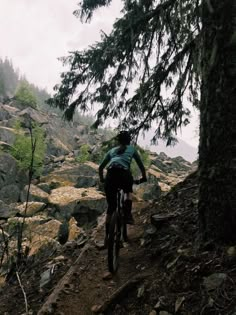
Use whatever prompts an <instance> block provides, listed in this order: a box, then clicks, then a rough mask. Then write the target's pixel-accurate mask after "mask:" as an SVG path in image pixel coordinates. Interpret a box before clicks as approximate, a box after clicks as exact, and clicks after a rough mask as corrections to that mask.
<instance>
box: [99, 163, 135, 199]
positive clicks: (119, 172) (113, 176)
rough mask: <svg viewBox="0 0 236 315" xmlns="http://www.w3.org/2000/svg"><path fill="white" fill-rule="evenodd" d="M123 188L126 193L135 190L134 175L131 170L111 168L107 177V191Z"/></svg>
mask: <svg viewBox="0 0 236 315" xmlns="http://www.w3.org/2000/svg"><path fill="white" fill-rule="evenodd" d="M118 188H121V189H123V191H124V192H125V193H129V192H133V176H132V174H131V172H130V170H126V169H123V168H115V167H114V168H110V169H108V171H107V176H106V178H105V191H109V190H115V191H117V189H118Z"/></svg>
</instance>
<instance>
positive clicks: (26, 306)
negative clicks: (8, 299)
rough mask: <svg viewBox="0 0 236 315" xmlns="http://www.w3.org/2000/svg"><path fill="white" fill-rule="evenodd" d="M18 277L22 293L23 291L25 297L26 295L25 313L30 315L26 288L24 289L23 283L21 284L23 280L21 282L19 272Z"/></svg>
mask: <svg viewBox="0 0 236 315" xmlns="http://www.w3.org/2000/svg"><path fill="white" fill-rule="evenodd" d="M16 276H17V280H18V282H19V285H20V288H21V291H22V293H23V295H24V300H25V311H26V315H28V314H29V309H28V302H27V296H26V293H25V290H24V287H23V285H22V283H21V280H20V276H19V273H18V271H17V272H16Z"/></svg>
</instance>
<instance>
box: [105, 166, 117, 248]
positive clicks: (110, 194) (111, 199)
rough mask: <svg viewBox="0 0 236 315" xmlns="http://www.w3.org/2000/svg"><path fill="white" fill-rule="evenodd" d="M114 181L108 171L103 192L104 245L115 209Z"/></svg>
mask: <svg viewBox="0 0 236 315" xmlns="http://www.w3.org/2000/svg"><path fill="white" fill-rule="evenodd" d="M113 183H114V181H113V178H112V173H110V172H109V171H108V174H107V176H106V179H105V185H104V188H105V194H106V199H107V214H106V221H105V240H104V246H105V247H106V245H107V239H108V234H109V227H110V222H111V217H112V214H113V212H114V211H115V210H116V203H117V201H116V187H115V186H114V184H113Z"/></svg>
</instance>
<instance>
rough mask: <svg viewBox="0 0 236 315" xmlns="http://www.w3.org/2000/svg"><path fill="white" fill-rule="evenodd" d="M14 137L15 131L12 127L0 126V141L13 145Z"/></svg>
mask: <svg viewBox="0 0 236 315" xmlns="http://www.w3.org/2000/svg"><path fill="white" fill-rule="evenodd" d="M15 139H16V131H15V129H13V128H8V127H3V126H0V141H3V142H6V143H8V144H9V145H13V144H14V142H15Z"/></svg>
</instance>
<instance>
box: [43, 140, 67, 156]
mask: <svg viewBox="0 0 236 315" xmlns="http://www.w3.org/2000/svg"><path fill="white" fill-rule="evenodd" d="M69 153H70V148H69V147H68V146H67V145H66V144H65V143H63V142H62V141H61V140H60V139H58V138H57V137H54V136H50V137H49V139H48V140H47V154H48V155H54V156H61V155H67V154H69Z"/></svg>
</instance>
